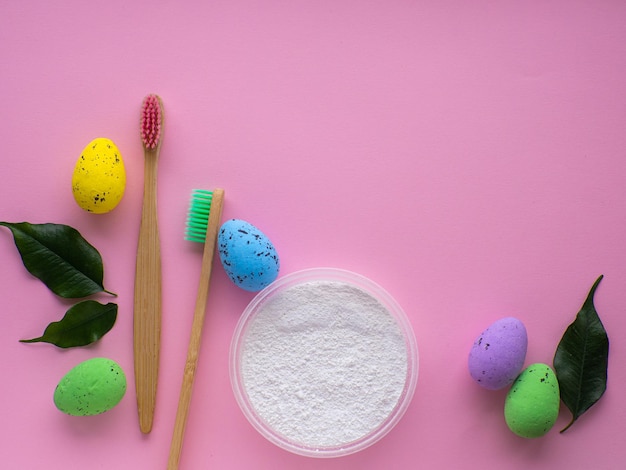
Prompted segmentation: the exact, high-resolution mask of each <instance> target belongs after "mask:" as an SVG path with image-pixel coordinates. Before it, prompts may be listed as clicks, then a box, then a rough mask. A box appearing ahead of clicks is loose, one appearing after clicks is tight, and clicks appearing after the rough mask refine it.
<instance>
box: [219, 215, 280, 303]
mask: <svg viewBox="0 0 626 470" xmlns="http://www.w3.org/2000/svg"><path fill="white" fill-rule="evenodd" d="M218 249H219V254H220V260H221V262H222V266H223V267H224V270H225V271H226V274H228V277H229V278H230V280H231V281H233V282H234V283H235V285H237V286H239V287H241V288H242V289H244V290H247V291H252V292H256V291H260V290H261V289H263V288H264V287H266V286H268V285H269V284H271V283H272V282H273V281H274V280H275V279H276V277H277V276H278V270H279V267H280V262H279V259H278V254H277V253H276V249H275V248H274V245H273V244H272V242H271V241H270V239H269V238H267V236H266V235H265V234H264V233H263V232H261V231H260V230H259V229H258V228H256V227H255V226H254V225H252V224H250V223H248V222H245V221H243V220H238V219H231V220H229V221H227V222H224V224H223V225H222V227H221V228H220V232H219V235H218Z"/></svg>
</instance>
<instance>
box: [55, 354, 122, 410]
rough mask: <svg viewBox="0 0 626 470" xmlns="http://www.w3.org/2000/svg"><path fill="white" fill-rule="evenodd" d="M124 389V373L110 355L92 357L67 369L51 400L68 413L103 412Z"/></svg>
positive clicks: (116, 400)
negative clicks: (109, 357) (107, 356)
mask: <svg viewBox="0 0 626 470" xmlns="http://www.w3.org/2000/svg"><path fill="white" fill-rule="evenodd" d="M125 393H126V375H124V371H123V370H122V368H121V367H120V366H119V365H118V364H117V363H116V362H115V361H112V360H111V359H106V358H103V357H96V358H93V359H89V360H87V361H85V362H81V363H80V364H78V365H77V366H76V367H74V368H73V369H71V370H70V371H69V372H68V373H67V374H65V376H63V378H62V379H61V381H60V382H59V384H58V385H57V387H56V389H55V391H54V404H55V405H56V407H57V408H58V409H59V410H61V411H62V412H63V413H67V414H68V415H72V416H91V415H97V414H100V413H104V412H105V411H108V410H110V409H111V408H113V407H114V406H115V405H117V404H118V403H119V402H120V401H121V400H122V398H123V397H124V394H125Z"/></svg>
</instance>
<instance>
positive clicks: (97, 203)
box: [72, 137, 126, 214]
mask: <svg viewBox="0 0 626 470" xmlns="http://www.w3.org/2000/svg"><path fill="white" fill-rule="evenodd" d="M125 189H126V170H125V169H124V161H123V160H122V154H121V153H120V151H119V149H118V148H117V146H116V145H115V144H114V143H113V141H111V140H110V139H106V138H104V137H98V138H97V139H94V140H92V141H91V142H90V143H89V145H87V146H86V147H85V148H84V149H83V151H82V152H81V154H80V157H79V158H78V161H77V162H76V165H75V166H74V174H73V175H72V192H73V193H74V199H75V200H76V202H77V204H78V205H79V206H80V207H81V208H83V209H85V210H86V211H88V212H93V213H95V214H103V213H105V212H109V211H111V210H113V209H114V208H115V206H117V205H118V203H119V202H120V201H121V199H122V196H124V190H125Z"/></svg>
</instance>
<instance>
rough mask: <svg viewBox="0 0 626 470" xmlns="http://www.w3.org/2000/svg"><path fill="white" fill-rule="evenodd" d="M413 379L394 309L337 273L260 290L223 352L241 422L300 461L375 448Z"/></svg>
mask: <svg viewBox="0 0 626 470" xmlns="http://www.w3.org/2000/svg"><path fill="white" fill-rule="evenodd" d="M341 341H343V343H342V342H341ZM261 356H262V357H261ZM381 357H384V358H386V359H385V361H387V362H381V361H382V359H381ZM296 362H298V364H296ZM417 376H418V351H417V343H416V340H415V336H414V334H413V330H412V328H411V325H410V323H409V321H408V319H407V317H406V315H405V313H404V312H403V310H402V309H401V308H400V306H399V305H398V304H397V303H396V302H395V300H394V299H393V298H392V297H391V296H390V295H389V294H388V293H387V292H386V291H385V290H384V289H382V288H381V287H380V286H378V285H377V284H375V283H374V282H372V281H370V280H369V279H367V278H365V277H363V276H361V275H358V274H355V273H352V272H349V271H345V270H341V269H334V268H315V269H308V270H304V271H299V272H296V273H293V274H290V275H287V276H285V277H282V278H280V279H278V280H277V281H275V282H274V283H273V284H271V285H269V286H268V287H266V288H265V289H264V290H262V291H261V292H259V293H258V294H257V296H256V297H255V298H254V299H253V300H252V301H251V302H250V304H249V305H248V306H247V308H246V309H245V311H244V313H243V315H242V317H241V319H240V321H239V323H238V325H237V328H236V329H235V333H234V335H233V340H232V343H231V350H230V378H231V383H232V387H233V391H234V394H235V397H236V399H237V402H238V403H239V406H240V407H241V410H242V411H243V413H244V415H245V416H246V418H247V419H248V420H249V421H250V423H251V424H252V426H254V427H255V428H256V429H257V430H258V431H259V432H260V433H261V435H263V436H264V437H265V438H267V439H268V440H269V441H271V442H273V443H274V444H276V445H278V446H279V447H281V448H283V449H285V450H287V451H290V452H293V453H296V454H300V455H304V456H309V457H339V456H343V455H348V454H352V453H354V452H358V451H360V450H362V449H365V448H366V447H368V446H370V445H372V444H374V443H375V442H377V441H378V440H380V439H381V438H382V437H383V436H384V435H386V434H387V433H388V432H389V431H390V430H391V429H392V428H393V427H394V426H395V425H396V424H397V423H398V421H399V420H400V418H401V417H402V415H403V414H404V412H405V411H406V409H407V407H408V405H409V403H410V401H411V399H412V397H413V393H414V390H415V386H416V383H417ZM359 414H361V415H362V416H359ZM352 421H354V422H352Z"/></svg>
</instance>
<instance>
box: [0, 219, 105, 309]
mask: <svg viewBox="0 0 626 470" xmlns="http://www.w3.org/2000/svg"><path fill="white" fill-rule="evenodd" d="M0 225H4V226H5V227H7V228H9V229H10V230H11V232H12V233H13V238H14V240H15V246H17V249H18V251H19V253H20V256H21V257H22V262H23V263H24V266H25V267H26V269H27V270H28V271H29V272H30V273H31V274H32V275H33V276H35V277H37V278H39V279H40V280H41V281H42V282H43V283H44V284H45V285H46V286H48V288H49V289H50V290H51V291H52V292H54V293H55V294H57V295H58V296H60V297H64V298H80V297H87V296H89V295H92V294H95V293H97V292H107V293H109V294H112V293H111V292H109V291H107V290H105V288H104V285H103V282H102V280H103V276H104V274H103V266H102V257H101V256H100V253H99V252H98V250H96V249H95V248H94V247H93V246H92V245H90V244H89V243H88V242H87V241H86V240H85V239H84V238H83V237H82V235H81V234H80V233H79V232H78V231H77V230H76V229H74V228H72V227H69V226H67V225H61V224H29V223H28V222H21V223H9V222H0ZM112 295H115V294H112Z"/></svg>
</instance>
